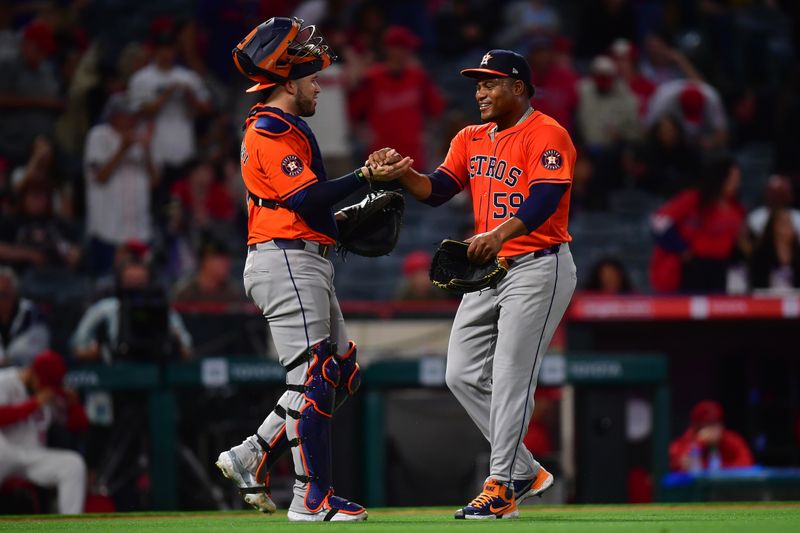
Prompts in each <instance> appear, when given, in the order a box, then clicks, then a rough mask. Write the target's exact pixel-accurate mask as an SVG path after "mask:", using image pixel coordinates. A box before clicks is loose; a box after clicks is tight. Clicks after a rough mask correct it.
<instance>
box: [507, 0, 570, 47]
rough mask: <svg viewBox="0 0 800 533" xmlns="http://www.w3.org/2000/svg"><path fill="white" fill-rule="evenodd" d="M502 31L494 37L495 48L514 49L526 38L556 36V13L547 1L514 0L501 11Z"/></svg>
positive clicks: (558, 22) (557, 22)
mask: <svg viewBox="0 0 800 533" xmlns="http://www.w3.org/2000/svg"><path fill="white" fill-rule="evenodd" d="M503 20H504V24H503V31H502V32H499V34H498V35H497V37H496V41H497V46H500V47H503V48H510V49H513V48H516V47H517V46H519V44H520V43H521V42H523V41H524V40H525V38H526V37H532V36H535V35H550V36H553V35H556V34H557V33H558V30H559V26H560V20H559V17H558V12H557V11H556V10H555V9H554V8H553V6H551V5H550V2H548V1H547V0H514V1H513V2H510V3H509V4H508V5H507V6H506V7H505V9H503Z"/></svg>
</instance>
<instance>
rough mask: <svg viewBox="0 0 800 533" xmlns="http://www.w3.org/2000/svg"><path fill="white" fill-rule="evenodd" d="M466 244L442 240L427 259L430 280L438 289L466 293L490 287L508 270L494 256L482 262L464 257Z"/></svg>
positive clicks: (502, 262)
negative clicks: (429, 262) (432, 254)
mask: <svg viewBox="0 0 800 533" xmlns="http://www.w3.org/2000/svg"><path fill="white" fill-rule="evenodd" d="M468 248H469V243H466V242H462V241H452V240H449V239H445V240H443V241H442V243H441V244H440V245H439V249H437V250H436V253H435V254H434V256H433V261H431V271H430V276H431V281H432V282H433V284H434V285H436V286H437V287H439V288H440V289H445V290H448V291H451V292H457V293H461V294H463V293H467V292H475V291H480V290H483V289H488V288H494V287H496V286H497V284H498V283H499V282H500V280H501V279H503V278H504V277H505V276H506V274H507V273H508V263H507V262H506V260H505V259H500V258H497V257H495V258H494V259H493V260H491V261H489V262H488V263H486V264H484V265H476V264H475V263H471V262H470V261H469V259H467V249H468Z"/></svg>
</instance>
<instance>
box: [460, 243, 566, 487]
mask: <svg viewBox="0 0 800 533" xmlns="http://www.w3.org/2000/svg"><path fill="white" fill-rule="evenodd" d="M576 280H577V276H576V270H575V263H574V262H573V260H572V254H571V253H570V251H569V246H568V245H566V244H562V245H561V248H560V250H559V252H558V253H556V254H553V255H546V256H543V257H539V258H534V255H533V254H532V253H531V254H527V255H524V256H518V257H516V258H514V259H512V266H511V268H510V269H509V272H508V275H507V276H506V277H505V278H504V279H503V280H502V281H501V282H500V283H499V284H498V285H497V288H496V289H489V290H485V291H481V292H475V293H469V294H465V295H464V297H463V299H462V301H461V305H460V306H459V308H458V312H457V313H456V318H455V321H454V323H453V329H452V332H451V334H450V343H449V346H448V350H447V372H446V378H445V380H446V382H447V386H448V387H449V388H450V390H451V391H452V392H453V394H454V395H455V397H456V398H457V399H458V401H459V402H460V403H461V405H462V406H463V407H464V409H466V411H467V413H468V414H469V416H470V417H471V418H472V420H473V421H474V422H475V424H476V425H477V426H478V429H480V431H481V433H483V435H484V437H486V439H487V440H488V441H489V443H490V444H491V447H492V451H491V461H490V468H489V475H490V476H491V477H493V478H495V479H496V480H498V481H503V482H508V481H511V480H519V479H528V478H531V477H533V476H535V475H536V474H537V473H538V471H539V468H540V465H539V463H538V462H537V461H536V459H534V457H533V455H532V454H531V452H529V451H528V449H527V448H525V445H524V444H523V443H522V439H523V438H524V437H525V434H526V433H527V431H528V423H529V422H530V418H531V415H532V414H533V393H534V391H535V390H536V381H537V378H538V375H539V368H540V366H541V363H542V359H543V357H544V354H545V352H546V350H547V347H548V345H549V344H550V340H551V339H552V338H553V333H554V332H555V330H556V327H557V326H558V324H559V322H560V321H561V318H562V317H563V316H564V312H565V311H566V309H567V306H568V305H569V301H570V299H571V298H572V293H573V292H574V291H575V285H576Z"/></svg>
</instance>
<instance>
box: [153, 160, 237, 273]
mask: <svg viewBox="0 0 800 533" xmlns="http://www.w3.org/2000/svg"><path fill="white" fill-rule="evenodd" d="M187 170H188V175H187V177H186V178H184V179H182V180H180V181H178V182H176V183H175V185H173V187H172V201H171V202H170V208H169V224H168V226H167V235H166V241H167V243H166V246H167V255H168V257H167V272H168V275H169V278H170V279H173V280H179V279H183V278H185V277H186V276H188V275H189V274H190V273H191V272H193V271H194V269H195V267H196V255H197V253H196V250H197V249H199V247H200V244H201V243H202V239H203V238H204V237H205V236H206V235H208V234H213V235H215V236H217V238H220V239H223V238H225V239H227V238H232V236H233V234H234V231H235V230H234V229H233V227H232V222H233V219H234V216H235V214H236V208H235V205H234V202H233V198H232V197H231V192H230V189H229V187H228V186H227V184H226V183H224V182H223V180H224V179H225V176H224V175H223V174H222V173H221V172H220V171H219V169H218V167H217V166H216V165H214V164H212V162H211V161H210V160H208V159H194V160H192V161H190V162H189V163H188V165H187Z"/></svg>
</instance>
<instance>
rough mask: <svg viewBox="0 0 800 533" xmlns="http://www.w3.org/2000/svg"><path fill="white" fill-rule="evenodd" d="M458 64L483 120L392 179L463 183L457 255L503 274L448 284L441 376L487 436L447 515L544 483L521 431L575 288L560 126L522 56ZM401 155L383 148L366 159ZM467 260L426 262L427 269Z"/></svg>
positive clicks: (419, 188)
mask: <svg viewBox="0 0 800 533" xmlns="http://www.w3.org/2000/svg"><path fill="white" fill-rule="evenodd" d="M461 74H462V75H464V76H466V77H468V78H472V79H475V80H476V87H475V99H476V100H477V102H478V108H479V110H480V115H481V120H482V121H483V124H482V125H477V126H467V127H466V128H464V129H463V130H461V131H460V132H459V133H458V134H457V135H456V136H455V138H454V139H453V140H452V142H451V144H450V150H449V152H448V154H447V157H446V159H445V161H444V162H443V163H442V164H441V165H440V166H439V167H438V169H437V170H436V171H434V172H433V173H431V174H427V175H426V174H421V173H419V172H416V171H414V170H413V169H410V170H409V171H408V172H406V173H405V174H404V175H403V176H402V177H401V178H400V183H401V184H402V185H403V186H404V187H405V189H406V190H408V191H409V192H410V193H411V194H412V195H413V196H414V197H415V198H417V199H418V200H421V201H423V202H425V203H427V204H429V205H432V206H438V205H441V204H442V203H444V202H446V201H447V200H449V199H450V198H452V197H453V196H454V195H455V194H457V193H458V192H459V191H461V190H463V189H464V188H466V187H469V188H470V190H471V192H472V202H473V212H474V216H475V235H474V236H473V237H471V238H470V239H468V244H469V245H468V248H467V250H466V259H468V260H469V261H470V262H472V263H474V264H477V265H489V269H490V270H492V271H493V272H496V273H500V274H503V275H502V276H493V275H489V276H484V274H483V273H479V275H480V276H484V277H485V279H487V280H490V283H489V284H487V286H486V287H485V288H484V290H480V291H471V290H470V288H469V286H468V285H465V284H464V283H463V280H460V281H461V283H453V284H448V286H449V287H451V288H452V287H456V288H457V287H464V290H462V291H461V292H464V293H465V294H464V296H463V298H462V301H461V305H460V306H459V309H458V312H457V314H456V318H455V321H454V323H453V329H452V332H451V335H450V343H449V346H448V351H447V372H446V382H447V385H448V387H449V388H450V390H452V391H453V394H454V395H455V396H456V398H457V399H458V401H459V402H460V403H461V405H463V406H464V408H465V409H466V410H467V413H469V415H470V417H471V418H472V420H473V421H474V422H475V424H476V425H477V426H478V428H479V429H480V430H481V432H482V433H483V435H484V436H485V437H486V438H487V439H488V440H489V442H490V444H491V448H492V451H491V462H490V471H489V477H488V478H487V479H486V482H485V484H484V486H483V491H482V492H481V493H480V494H479V495H478V496H477V497H476V498H475V499H474V500H472V502H470V503H469V504H468V505H466V506H465V507H464V508H462V509H460V510H458V511H457V512H456V514H455V517H456V518H459V519H484V518H515V517H517V516H518V515H519V510H518V508H517V504H518V503H520V502H521V501H522V500H524V499H526V498H528V497H530V496H534V495H539V494H541V493H542V492H544V491H545V490H547V489H548V488H549V487H550V486H552V484H553V476H552V475H551V474H550V473H549V472H547V470H545V469H544V468H543V467H542V466H541V465H540V464H539V463H538V462H537V461H536V459H534V458H533V456H532V455H531V453H530V452H529V451H528V450H527V448H525V446H524V445H523V443H522V439H523V437H524V436H525V433H526V432H527V429H528V422H529V421H530V418H531V414H532V413H533V393H534V390H535V388H536V381H537V376H538V373H539V367H540V366H541V362H542V358H543V356H544V353H545V351H546V350H547V346H548V345H549V344H550V339H551V338H552V336H553V333H554V332H555V329H556V326H557V325H558V323H559V322H560V321H561V317H562V316H563V315H564V312H565V311H566V309H567V305H568V304H569V301H570V298H571V297H572V293H573V291H574V290H575V284H576V271H575V263H574V262H573V261H572V255H571V254H570V251H569V245H568V243H569V242H570V241H571V240H572V237H571V236H570V234H569V233H568V231H567V219H568V216H569V202H570V187H571V184H572V172H573V166H574V164H575V157H576V153H575V147H574V146H573V144H572V141H571V140H570V137H569V134H568V133H567V132H566V130H565V129H564V128H563V127H561V125H559V124H558V123H557V122H556V121H555V120H553V119H552V118H551V117H549V116H547V115H545V114H543V113H541V112H539V111H535V110H534V109H532V108H531V106H530V100H531V97H532V96H533V93H534V88H533V86H532V85H531V83H530V79H531V75H530V67H529V66H528V64H527V62H526V61H525V59H524V58H523V57H522V56H520V55H519V54H517V53H515V52H512V51H509V50H492V51H490V52H489V53H487V54H486V55H484V56H483V60H482V61H481V63H480V65H479V66H478V67H477V68H470V69H466V70H463V71H461ZM399 160H400V155H399V154H398V153H397V152H396V151H395V150H393V149H389V148H386V149H382V150H379V151H378V152H375V153H373V154H371V155H370V158H369V161H368V162H369V164H374V165H385V164H387V163H391V162H393V161H399ZM443 246H444V249H443V252H446V253H442V254H438V255H439V256H441V257H447V258H448V261H452V260H453V258H454V257H456V255H455V254H454V253H452V248H453V246H452V241H449V242H446V243H445V244H443ZM498 257H499V259H500V261H499V262H498ZM493 262H494V263H496V267H494V266H492V265H491V263H493ZM506 269H507V273H506V272H505V270H506ZM467 270H470V269H466V270H465V269H457V268H455V269H454V268H452V265H444V266H443V268H438V267H437V265H436V264H434V265H433V267H432V269H431V272H432V273H434V272H441V271H453V272H457V271H461V272H464V271H467ZM439 281H440V282H441V280H439ZM442 285H444V284H442Z"/></svg>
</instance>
